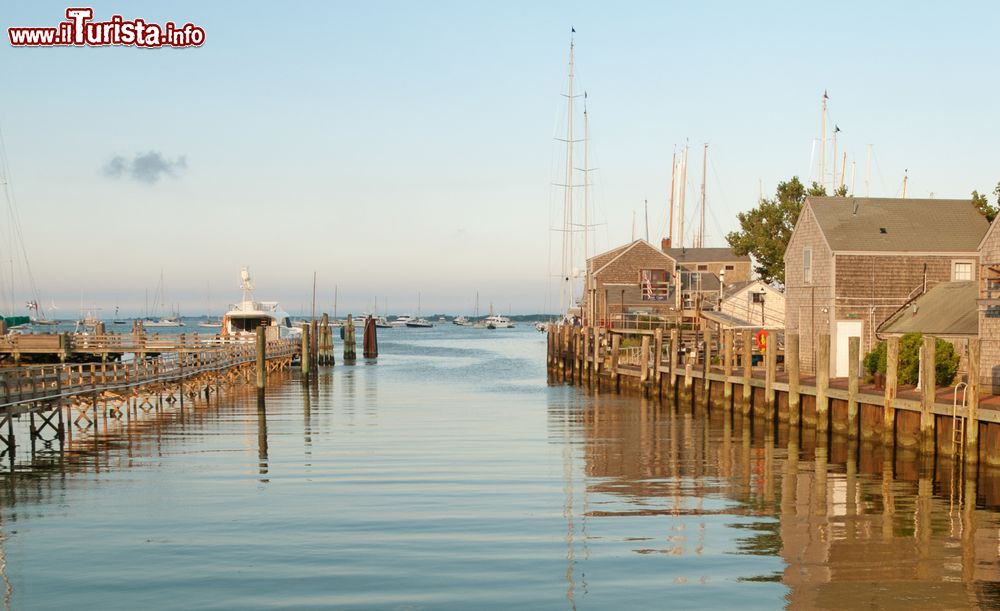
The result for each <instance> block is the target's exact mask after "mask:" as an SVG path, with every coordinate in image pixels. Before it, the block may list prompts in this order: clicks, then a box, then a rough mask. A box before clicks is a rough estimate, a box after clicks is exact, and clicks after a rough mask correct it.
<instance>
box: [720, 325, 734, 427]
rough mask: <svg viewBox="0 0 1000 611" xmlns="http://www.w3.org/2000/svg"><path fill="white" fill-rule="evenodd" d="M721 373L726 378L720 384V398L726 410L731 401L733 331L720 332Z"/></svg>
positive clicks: (730, 405) (729, 406)
mask: <svg viewBox="0 0 1000 611" xmlns="http://www.w3.org/2000/svg"><path fill="white" fill-rule="evenodd" d="M722 373H723V375H725V376H726V379H725V381H724V382H723V383H722V398H723V399H724V403H725V405H726V409H727V410H728V409H730V408H731V407H732V401H733V380H732V375H733V330H732V329H725V330H723V331H722Z"/></svg>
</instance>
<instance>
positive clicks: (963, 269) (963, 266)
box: [951, 260, 973, 282]
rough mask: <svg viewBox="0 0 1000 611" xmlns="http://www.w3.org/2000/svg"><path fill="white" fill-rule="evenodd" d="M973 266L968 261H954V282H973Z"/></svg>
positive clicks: (952, 276)
mask: <svg viewBox="0 0 1000 611" xmlns="http://www.w3.org/2000/svg"><path fill="white" fill-rule="evenodd" d="M972 265H973V262H972V261H971V260H966V261H952V262H951V279H952V281H953V282H958V281H960V280H972V279H973V278H972Z"/></svg>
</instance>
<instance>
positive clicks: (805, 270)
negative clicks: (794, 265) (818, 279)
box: [802, 248, 813, 284]
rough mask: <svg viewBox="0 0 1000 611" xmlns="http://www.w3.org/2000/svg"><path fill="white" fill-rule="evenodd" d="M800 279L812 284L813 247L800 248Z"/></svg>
mask: <svg viewBox="0 0 1000 611" xmlns="http://www.w3.org/2000/svg"><path fill="white" fill-rule="evenodd" d="M802 281H803V282H805V283H806V284H812V281H813V249H812V248H803V249H802Z"/></svg>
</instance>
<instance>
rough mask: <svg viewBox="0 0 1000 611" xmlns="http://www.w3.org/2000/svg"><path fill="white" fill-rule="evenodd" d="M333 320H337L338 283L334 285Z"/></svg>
mask: <svg viewBox="0 0 1000 611" xmlns="http://www.w3.org/2000/svg"><path fill="white" fill-rule="evenodd" d="M333 320H334V321H336V320H337V285H336V284H334V285H333Z"/></svg>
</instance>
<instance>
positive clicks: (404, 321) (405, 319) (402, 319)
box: [389, 314, 416, 327]
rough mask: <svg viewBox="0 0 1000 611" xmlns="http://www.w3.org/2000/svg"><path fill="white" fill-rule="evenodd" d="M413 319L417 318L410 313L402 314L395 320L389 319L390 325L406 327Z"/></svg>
mask: <svg viewBox="0 0 1000 611" xmlns="http://www.w3.org/2000/svg"><path fill="white" fill-rule="evenodd" d="M411 320H416V319H415V318H413V316H412V315H410V314H400V315H399V316H397V317H396V318H395V319H394V320H390V321H389V326H390V327H405V326H407V325H408V324H409V322H410V321H411Z"/></svg>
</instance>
